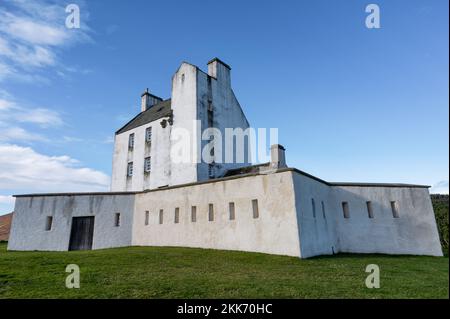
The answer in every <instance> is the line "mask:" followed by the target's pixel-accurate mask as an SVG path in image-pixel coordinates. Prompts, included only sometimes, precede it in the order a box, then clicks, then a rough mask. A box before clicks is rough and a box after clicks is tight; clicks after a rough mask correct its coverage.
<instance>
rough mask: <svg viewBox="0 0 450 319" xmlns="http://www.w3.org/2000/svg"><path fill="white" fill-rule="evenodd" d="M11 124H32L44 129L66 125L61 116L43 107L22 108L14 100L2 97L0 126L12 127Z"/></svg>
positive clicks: (0, 101)
mask: <svg viewBox="0 0 450 319" xmlns="http://www.w3.org/2000/svg"><path fill="white" fill-rule="evenodd" d="M10 123H32V124H36V125H39V126H40V127H42V128H47V127H55V126H61V125H63V124H64V122H63V120H62V118H61V115H60V114H59V113H58V112H56V111H53V110H50V109H48V108H42V107H37V108H36V107H26V106H20V105H18V104H17V102H16V101H14V100H12V99H5V98H2V97H1V96H0V126H2V125H1V124H3V126H11V124H10Z"/></svg>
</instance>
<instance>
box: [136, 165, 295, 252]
mask: <svg viewBox="0 0 450 319" xmlns="http://www.w3.org/2000/svg"><path fill="white" fill-rule="evenodd" d="M292 186H293V184H292V175H291V172H284V173H279V174H267V175H256V176H248V177H242V178H235V179H229V180H224V181H218V182H209V183H205V184H197V185H192V186H185V187H177V188H171V189H168V190H157V191H153V192H152V191H150V192H144V193H139V194H137V195H136V208H135V218H134V225H133V245H136V246H183V247H201V248H215V249H228V250H243V251H253V252H263V253H270V254H281V255H289V256H297V257H299V256H300V251H299V240H298V229H297V221H296V214H295V202H294V192H293V187H292ZM253 199H256V200H257V201H258V210H259V217H258V218H253V209H252V200H253ZM230 202H233V203H234V205H235V219H234V220H230V217H229V216H230V215H229V203H230ZM209 204H213V207H214V221H209V215H208V211H209ZM192 206H196V215H197V216H196V222H192V221H191V209H192ZM177 207H178V208H179V214H180V215H179V216H180V220H179V223H175V222H174V217H175V209H176V208H177ZM161 209H162V210H163V223H162V224H160V223H159V212H160V210H161ZM145 211H149V213H150V223H149V225H145Z"/></svg>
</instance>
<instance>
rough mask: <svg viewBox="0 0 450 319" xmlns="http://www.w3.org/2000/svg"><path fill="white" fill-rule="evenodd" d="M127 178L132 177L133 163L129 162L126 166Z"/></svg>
mask: <svg viewBox="0 0 450 319" xmlns="http://www.w3.org/2000/svg"><path fill="white" fill-rule="evenodd" d="M127 176H128V177H131V176H133V162H129V163H128V166H127Z"/></svg>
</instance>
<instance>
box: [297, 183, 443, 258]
mask: <svg viewBox="0 0 450 319" xmlns="http://www.w3.org/2000/svg"><path fill="white" fill-rule="evenodd" d="M296 201H297V204H296V205H297V214H298V220H299V225H298V226H299V228H300V243H301V255H302V257H304V258H307V257H312V256H316V255H320V254H333V253H338V252H347V253H385V254H414V255H422V254H423V255H437V256H439V255H441V249H440V248H441V247H440V244H439V238H438V234H437V228H436V222H435V218H434V214H433V209H432V206H431V201H430V196H429V193H428V190H427V189H425V188H423V189H422V188H408V187H365V186H361V187H353V186H352V187H350V186H331V187H328V186H326V185H323V184H321V183H319V182H317V181H312V180H310V179H308V178H306V177H297V178H296ZM322 202H323V203H324V204H323V205H324V208H325V209H324V212H325V213H323V211H322Z"/></svg>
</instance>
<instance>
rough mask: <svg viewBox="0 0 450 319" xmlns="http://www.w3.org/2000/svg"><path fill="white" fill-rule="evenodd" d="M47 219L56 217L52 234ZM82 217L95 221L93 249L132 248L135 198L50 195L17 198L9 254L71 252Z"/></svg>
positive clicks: (111, 195)
mask: <svg viewBox="0 0 450 319" xmlns="http://www.w3.org/2000/svg"><path fill="white" fill-rule="evenodd" d="M115 213H120V214H121V218H120V219H121V223H120V226H119V227H115V224H114V222H115ZM47 216H52V217H53V223H52V228H51V230H49V231H47V230H45V227H46V221H47ZM82 216H94V217H95V222H94V238H93V244H92V245H93V246H92V248H93V249H101V248H112V247H122V246H131V243H132V241H131V238H132V225H133V216H134V195H114V194H107V195H70V196H60V195H58V196H52V195H46V196H37V197H18V198H16V204H15V208H14V217H13V221H12V225H11V234H10V238H9V242H8V250H52V251H65V250H68V248H69V241H70V231H71V227H72V217H82Z"/></svg>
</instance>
